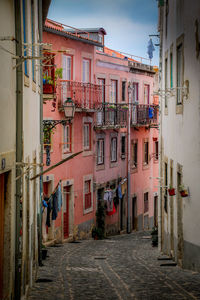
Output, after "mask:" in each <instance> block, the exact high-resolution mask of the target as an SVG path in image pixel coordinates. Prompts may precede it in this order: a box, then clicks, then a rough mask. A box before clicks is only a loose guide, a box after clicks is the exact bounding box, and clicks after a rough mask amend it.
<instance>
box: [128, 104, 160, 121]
mask: <svg viewBox="0 0 200 300" xmlns="http://www.w3.org/2000/svg"><path fill="white" fill-rule="evenodd" d="M157 115H158V108H157V106H156V105H145V104H133V105H131V125H133V126H142V125H151V124H152V125H153V124H157Z"/></svg>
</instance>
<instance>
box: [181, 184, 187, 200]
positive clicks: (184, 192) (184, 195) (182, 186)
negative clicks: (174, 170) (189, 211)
mask: <svg viewBox="0 0 200 300" xmlns="http://www.w3.org/2000/svg"><path fill="white" fill-rule="evenodd" d="M179 192H180V194H181V197H183V198H184V197H188V190H187V189H186V188H185V186H184V185H183V184H182V185H180V186H179Z"/></svg>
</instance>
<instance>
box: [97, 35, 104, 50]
mask: <svg viewBox="0 0 200 300" xmlns="http://www.w3.org/2000/svg"><path fill="white" fill-rule="evenodd" d="M98 42H99V43H101V44H102V45H103V36H102V34H99V35H98ZM97 50H98V51H101V52H103V47H97Z"/></svg>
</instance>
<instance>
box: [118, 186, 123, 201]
mask: <svg viewBox="0 0 200 300" xmlns="http://www.w3.org/2000/svg"><path fill="white" fill-rule="evenodd" d="M117 195H118V198H119V199H120V200H121V199H122V188H121V183H120V184H119V185H118V188H117Z"/></svg>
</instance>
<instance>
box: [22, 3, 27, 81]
mask: <svg viewBox="0 0 200 300" xmlns="http://www.w3.org/2000/svg"><path fill="white" fill-rule="evenodd" d="M22 1H23V2H22V6H23V30H24V43H27V42H28V40H27V2H26V0H22ZM24 56H27V46H26V45H24ZM24 73H25V75H26V76H28V60H27V59H26V60H25V61H24Z"/></svg>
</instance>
